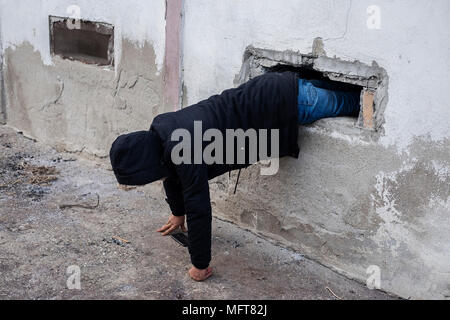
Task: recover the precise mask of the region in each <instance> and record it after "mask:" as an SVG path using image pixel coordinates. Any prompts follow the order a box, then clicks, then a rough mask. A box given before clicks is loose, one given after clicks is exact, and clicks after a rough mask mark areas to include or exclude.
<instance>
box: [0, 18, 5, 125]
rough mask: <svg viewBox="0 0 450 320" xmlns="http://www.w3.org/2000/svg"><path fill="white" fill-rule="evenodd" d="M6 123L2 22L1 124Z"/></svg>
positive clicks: (0, 30)
mask: <svg viewBox="0 0 450 320" xmlns="http://www.w3.org/2000/svg"><path fill="white" fill-rule="evenodd" d="M5 123H6V98H5V81H4V76H3V42H2V28H1V23H0V124H5Z"/></svg>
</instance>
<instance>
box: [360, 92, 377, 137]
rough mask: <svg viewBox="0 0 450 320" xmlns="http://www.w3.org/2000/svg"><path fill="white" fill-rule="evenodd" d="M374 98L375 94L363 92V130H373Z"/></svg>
mask: <svg viewBox="0 0 450 320" xmlns="http://www.w3.org/2000/svg"><path fill="white" fill-rule="evenodd" d="M374 98H375V92H373V91H369V90H364V92H363V98H362V99H363V101H362V108H363V125H364V128H368V129H373V128H374V124H375V121H374V107H373V106H374Z"/></svg>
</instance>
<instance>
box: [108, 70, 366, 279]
mask: <svg viewBox="0 0 450 320" xmlns="http://www.w3.org/2000/svg"><path fill="white" fill-rule="evenodd" d="M336 88H337V87H335V86H333V85H332V84H330V83H328V82H325V81H322V80H314V79H310V80H308V79H305V78H303V77H301V75H300V74H299V73H296V72H292V71H286V72H269V73H266V74H263V75H261V76H258V77H255V78H253V79H251V80H250V81H248V82H246V83H244V84H242V85H241V86H239V87H237V88H233V89H229V90H225V91H224V92H223V93H221V94H220V95H214V96H212V97H210V98H209V99H206V100H203V101H201V102H199V103H197V104H194V105H192V106H189V107H186V108H183V109H181V110H179V111H176V112H169V113H165V114H161V115H158V116H156V117H155V118H154V120H153V122H152V124H151V126H150V129H149V130H147V131H139V132H132V133H129V134H124V135H121V136H119V137H118V138H117V139H116V140H115V141H114V143H113V144H112V146H111V150H110V160H111V165H112V168H113V171H114V174H115V176H116V178H117V181H118V182H119V184H121V185H126V186H139V185H145V184H149V183H152V182H155V181H158V180H163V186H164V190H165V193H166V201H167V203H168V205H169V207H170V210H171V215H170V217H169V219H168V221H167V223H166V224H165V225H164V226H162V227H161V228H160V229H158V230H157V231H158V232H160V233H161V234H162V235H164V236H166V235H169V234H171V233H172V232H174V231H177V230H180V229H181V230H182V231H186V227H185V222H187V232H188V243H189V245H188V250H189V253H190V257H191V262H192V265H193V266H192V268H191V269H190V270H189V275H190V277H191V278H192V279H194V280H196V281H203V280H206V279H207V278H209V277H210V276H211V274H212V268H211V267H210V266H209V265H210V261H211V222H212V212H211V211H212V210H211V202H210V193H209V184H208V181H209V180H210V179H213V178H215V177H217V176H220V175H222V174H224V173H227V172H230V171H233V170H237V169H239V170H240V169H242V168H245V167H248V166H249V165H251V164H253V163H255V159H253V161H250V159H249V157H248V150H247V149H248V148H249V145H248V144H246V145H245V149H246V150H245V152H246V155H247V156H246V157H245V159H246V161H244V162H236V161H235V162H233V161H232V162H231V163H229V162H228V161H217V162H215V163H208V164H207V163H206V162H205V161H204V160H201V161H200V162H198V161H197V162H195V158H196V157H198V153H201V152H203V151H204V150H205V148H206V147H207V143H206V142H205V141H202V143H201V144H200V149H199V147H196V146H195V145H194V141H191V143H192V144H191V148H190V149H191V150H187V151H192V150H193V151H194V152H192V154H190V155H189V154H187V153H186V154H185V156H187V158H188V159H189V158H190V159H191V160H193V161H184V162H182V163H179V162H178V161H173V156H174V155H173V154H174V152H173V151H174V150H175V148H176V146H177V145H178V143H179V140H176V139H173V134H174V132H176V130H177V129H184V130H185V131H186V132H188V133H190V134H191V135H192V136H195V134H198V132H195V131H196V130H198V129H196V126H195V123H196V122H197V123H201V125H202V126H201V134H204V133H205V132H206V131H207V130H209V129H215V130H217V132H220V133H222V134H223V135H224V136H225V135H226V132H227V130H230V129H233V130H238V129H242V130H243V132H246V131H247V130H249V129H255V130H259V129H266V130H269V131H272V130H277V131H278V132H279V140H278V141H277V142H278V152H277V154H276V155H275V156H277V157H278V158H281V157H286V156H290V157H294V158H298V155H299V151H300V149H299V147H298V143H297V137H298V127H299V125H305V124H310V123H313V122H314V121H316V120H318V119H321V118H326V117H337V116H356V115H358V112H359V108H360V106H359V100H360V93H359V92H357V91H348V90H347V91H344V90H337V89H336ZM263 139H264V137H263V136H262V135H260V134H258V135H257V140H258V145H259V143H260V142H261V141H262V140H263ZM227 143H228V142H227ZM241 149H242V148H241ZM187 151H186V150H183V151H181V154H183V153H184V152H187ZM232 151H233V152H235V153H234V155H233V156H234V158H233V160H235V159H236V157H235V155H236V153H238V152H240V151H241V150H238V149H237V147H236V146H233V148H232ZM229 152H230V149H227V148H226V146H225V147H224V148H223V150H222V153H223V155H222V157H223V159H225V158H226V156H227V153H229ZM189 153H190V152H189ZM259 160H260V158H259V157H258V158H257V159H256V161H259Z"/></svg>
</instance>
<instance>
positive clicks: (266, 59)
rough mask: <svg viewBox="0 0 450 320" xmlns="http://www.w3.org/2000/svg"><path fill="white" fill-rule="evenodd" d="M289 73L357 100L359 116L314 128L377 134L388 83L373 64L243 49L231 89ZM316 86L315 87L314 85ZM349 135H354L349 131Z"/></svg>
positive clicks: (319, 123)
mask: <svg viewBox="0 0 450 320" xmlns="http://www.w3.org/2000/svg"><path fill="white" fill-rule="evenodd" d="M274 71H275V72H282V71H293V72H296V73H298V74H299V75H301V77H302V78H305V79H307V80H320V81H315V83H316V84H317V83H320V84H321V85H322V86H323V87H324V89H327V88H333V90H340V91H352V92H354V93H355V94H356V93H357V94H358V95H357V96H359V109H360V110H359V114H358V115H357V114H356V113H357V112H355V114H354V117H339V118H326V119H323V120H320V121H318V123H317V124H318V125H320V126H322V125H325V126H326V127H329V128H333V129H337V130H339V129H340V128H342V132H349V131H348V130H347V129H346V128H349V127H351V128H357V129H364V131H375V132H377V131H380V129H381V127H382V125H383V123H384V110H385V108H386V105H387V101H388V83H389V79H388V76H387V73H386V71H385V70H384V69H383V68H381V67H379V66H378V65H377V64H376V62H372V65H367V64H364V63H362V62H359V61H357V60H355V61H345V60H341V59H339V58H336V57H333V58H330V57H327V56H324V55H321V56H318V55H315V54H312V53H310V54H302V53H300V52H295V51H290V50H287V51H276V50H270V49H262V48H255V47H252V46H249V47H247V49H246V50H245V52H244V57H243V64H242V68H241V71H240V73H239V74H238V75H237V76H236V78H235V85H239V84H242V83H244V82H246V81H248V80H249V79H252V78H254V77H257V76H259V75H261V74H264V73H266V72H274ZM314 86H316V85H314ZM352 132H356V131H354V130H352Z"/></svg>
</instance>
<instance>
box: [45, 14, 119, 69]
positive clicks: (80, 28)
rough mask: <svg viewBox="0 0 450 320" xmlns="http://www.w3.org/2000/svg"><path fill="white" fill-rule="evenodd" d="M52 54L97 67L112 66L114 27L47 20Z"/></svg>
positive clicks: (70, 20) (67, 20) (60, 19)
mask: <svg viewBox="0 0 450 320" xmlns="http://www.w3.org/2000/svg"><path fill="white" fill-rule="evenodd" d="M49 22H50V48H51V52H52V54H54V55H58V56H61V57H62V58H64V59H70V60H78V61H81V62H84V63H88V64H96V65H99V66H105V65H110V66H113V65H114V26H113V25H110V24H107V23H103V22H95V21H86V20H75V19H71V18H64V17H54V16H50V17H49Z"/></svg>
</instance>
